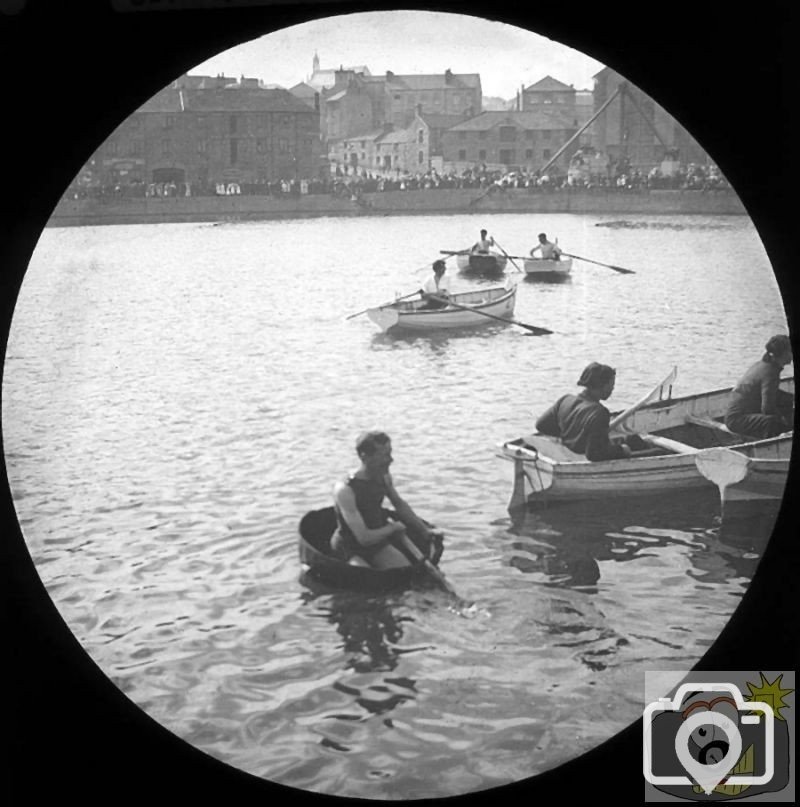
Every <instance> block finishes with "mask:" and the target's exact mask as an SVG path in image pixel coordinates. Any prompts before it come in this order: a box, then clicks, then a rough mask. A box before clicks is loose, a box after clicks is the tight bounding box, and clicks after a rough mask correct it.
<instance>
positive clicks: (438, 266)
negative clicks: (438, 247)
mask: <svg viewBox="0 0 800 807" xmlns="http://www.w3.org/2000/svg"><path fill="white" fill-rule="evenodd" d="M446 268H447V267H446V266H445V264H444V261H443V260H441V259H440V260H438V261H434V262H433V271H434V272H436V271H438V270H439V269H441V270H442V271H443V272H444V270H445V269H446Z"/></svg>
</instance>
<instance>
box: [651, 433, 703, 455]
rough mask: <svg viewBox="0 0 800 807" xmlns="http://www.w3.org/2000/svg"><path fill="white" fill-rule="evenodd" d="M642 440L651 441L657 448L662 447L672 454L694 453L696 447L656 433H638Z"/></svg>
mask: <svg viewBox="0 0 800 807" xmlns="http://www.w3.org/2000/svg"><path fill="white" fill-rule="evenodd" d="M639 436H640V437H641V438H642V440H645V441H646V442H648V443H651V444H652V445H654V446H658V448H664V449H666V450H667V451H671V452H672V453H673V454H696V453H697V449H696V448H695V447H694V446H690V445H687V444H686V443H680V442H678V441H677V440H670V438H669V437H661V436H660V435H658V434H640V435H639Z"/></svg>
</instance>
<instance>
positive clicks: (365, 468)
mask: <svg viewBox="0 0 800 807" xmlns="http://www.w3.org/2000/svg"><path fill="white" fill-rule="evenodd" d="M356 453H357V454H358V457H359V459H360V460H361V466H360V467H359V468H358V469H357V470H356V471H354V472H353V473H352V474H350V476H349V477H348V478H347V479H346V480H343V481H340V482H337V483H336V484H335V485H334V489H333V498H334V505H335V509H336V520H337V522H338V525H339V527H338V530H337V531H336V534H335V535H334V536H333V538H332V539H331V547H332V548H333V550H334V552H336V553H337V554H338V555H339V556H340V557H341V558H342V559H344V560H347V561H348V563H351V564H353V565H354V566H371V567H372V568H374V569H391V568H398V567H403V566H411V565H412V561H411V560H410V559H409V557H408V556H406V554H404V553H403V552H402V551H401V549H400V548H398V547H402V546H403V543H404V542H406V541H411V542H413V543H414V544H415V545H416V546H417V548H418V549H419V550H420V551H421V552H422V553H423V555H425V556H426V557H427V558H429V559H430V560H431V562H432V563H434V564H436V563H437V562H438V560H439V558H440V557H441V554H442V550H443V546H442V537H443V536H442V533H441V532H439V531H438V530H433V529H431V528H430V527H429V526H428V525H427V524H426V523H425V522H424V521H423V520H422V519H421V518H419V516H417V514H416V513H415V512H414V511H413V510H412V509H411V507H410V506H409V505H408V504H407V503H406V502H405V501H404V500H403V499H402V498H401V497H400V495H399V494H398V493H397V491H396V490H395V487H394V483H393V481H392V476H391V474H390V473H389V466H390V465H391V463H392V443H391V440H390V439H389V436H388V435H387V434H385V433H384V432H381V431H368V432H362V433H361V434H360V435H359V437H358V439H357V440H356ZM386 496H388V497H389V501H390V502H391V503H392V505H393V506H394V508H395V510H394V512H392V511H390V510H386V509H385V508H384V507H383V506H382V505H383V499H384V497H386Z"/></svg>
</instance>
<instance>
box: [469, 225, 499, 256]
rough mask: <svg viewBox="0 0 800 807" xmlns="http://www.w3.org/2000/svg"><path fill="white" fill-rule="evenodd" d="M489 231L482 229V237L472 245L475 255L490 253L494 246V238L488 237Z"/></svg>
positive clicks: (471, 248)
mask: <svg viewBox="0 0 800 807" xmlns="http://www.w3.org/2000/svg"><path fill="white" fill-rule="evenodd" d="M487 235H488V232H487V231H486V230H481V237H480V238H479V239H478V241H477V242H476V243H474V244H473V245H472V246H471V247H470V250H469V251H470V252H471V253H472V254H473V255H488V254H489V250H490V249H491V247H493V246H494V238H487V237H486V236H487Z"/></svg>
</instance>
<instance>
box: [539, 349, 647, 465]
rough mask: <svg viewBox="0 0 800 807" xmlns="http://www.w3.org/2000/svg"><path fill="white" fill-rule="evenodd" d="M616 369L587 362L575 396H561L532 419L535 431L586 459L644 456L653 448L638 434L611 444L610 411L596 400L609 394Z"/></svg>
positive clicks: (602, 398)
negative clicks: (534, 423) (580, 389)
mask: <svg viewBox="0 0 800 807" xmlns="http://www.w3.org/2000/svg"><path fill="white" fill-rule="evenodd" d="M616 376H617V371H616V370H615V369H614V368H613V367H609V366H608V365H607V364H598V362H594V361H593V362H591V364H589V365H587V367H586V369H585V370H584V371H583V372H582V373H581V377H580V378H579V379H578V386H579V387H583V390H582V391H581V392H579V393H578V394H577V395H571V394H568V395H562V396H561V397H560V398H559V399H558V400H557V401H556V402H555V403H554V404H553V405H552V406H551V407H550V408H549V409H548V410H547V411H546V412H544V413H543V414H542V415H541V416H540V417H539V419H538V420H537V421H536V430H537V431H538V432H540V433H541V434H546V435H549V436H550V437H559V438H561V442H562V443H563V444H564V445H565V446H566V447H567V448H568V449H569V450H570V451H574V452H575V453H576V454H584V455H585V456H586V459H587V460H589V461H590V462H601V461H602V460H617V459H622V458H623V457H635V456H646V455H647V454H652V453H654V449H652V448H651V447H650V446H648V445H647V443H645V441H644V440H642V438H641V437H639V435H638V434H632V435H629V436H628V437H626V438H625V441H624V442H620V443H612V442H611V440H610V439H609V436H608V427H609V423H610V422H611V413H610V412H609V411H608V409H606V408H605V406H603V404H601V403H600V401H605V400H606V399H607V398H609V397H611V393H612V392H613V391H614V384H615V382H616Z"/></svg>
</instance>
